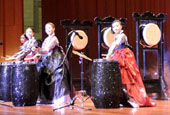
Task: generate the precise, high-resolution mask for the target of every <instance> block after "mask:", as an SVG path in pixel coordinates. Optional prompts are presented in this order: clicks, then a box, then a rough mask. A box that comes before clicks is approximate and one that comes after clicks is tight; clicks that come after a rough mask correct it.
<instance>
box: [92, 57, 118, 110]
mask: <svg viewBox="0 0 170 115" xmlns="http://www.w3.org/2000/svg"><path fill="white" fill-rule="evenodd" d="M91 77H92V78H91V97H92V101H93V103H94V105H95V107H96V108H118V107H119V104H120V96H121V74H120V68H119V63H118V62H117V61H113V60H103V59H96V60H94V61H93V66H92V76H91Z"/></svg>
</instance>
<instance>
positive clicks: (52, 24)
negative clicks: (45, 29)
mask: <svg viewBox="0 0 170 115" xmlns="http://www.w3.org/2000/svg"><path fill="white" fill-rule="evenodd" d="M47 24H49V25H51V26H52V27H53V28H54V29H55V25H54V23H52V22H48V23H46V24H45V25H47Z"/></svg>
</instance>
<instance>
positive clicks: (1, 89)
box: [0, 62, 14, 101]
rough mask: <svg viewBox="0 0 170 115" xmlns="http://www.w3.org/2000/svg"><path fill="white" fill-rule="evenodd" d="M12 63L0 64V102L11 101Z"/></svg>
mask: <svg viewBox="0 0 170 115" xmlns="http://www.w3.org/2000/svg"><path fill="white" fill-rule="evenodd" d="M13 64H14V63H12V62H3V63H0V100H3V101H11V89H12V87H11V86H12V69H13Z"/></svg>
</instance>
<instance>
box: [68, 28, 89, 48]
mask: <svg viewBox="0 0 170 115" xmlns="http://www.w3.org/2000/svg"><path fill="white" fill-rule="evenodd" d="M74 31H75V32H77V33H78V34H79V35H80V36H81V38H80V37H79V36H78V35H76V34H75V32H73V31H71V32H70V33H69V34H70V35H71V37H70V39H71V41H72V46H73V49H75V50H82V49H84V48H85V47H86V45H87V43H88V37H87V35H86V33H85V32H84V31H82V30H74Z"/></svg>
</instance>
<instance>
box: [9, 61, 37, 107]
mask: <svg viewBox="0 0 170 115" xmlns="http://www.w3.org/2000/svg"><path fill="white" fill-rule="evenodd" d="M12 73H13V74H12V103H13V105H14V106H32V105H35V104H36V102H37V98H38V72H37V67H36V64H31V63H30V64H26V63H25V64H23V63H18V64H15V66H14V68H13V72H12Z"/></svg>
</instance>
